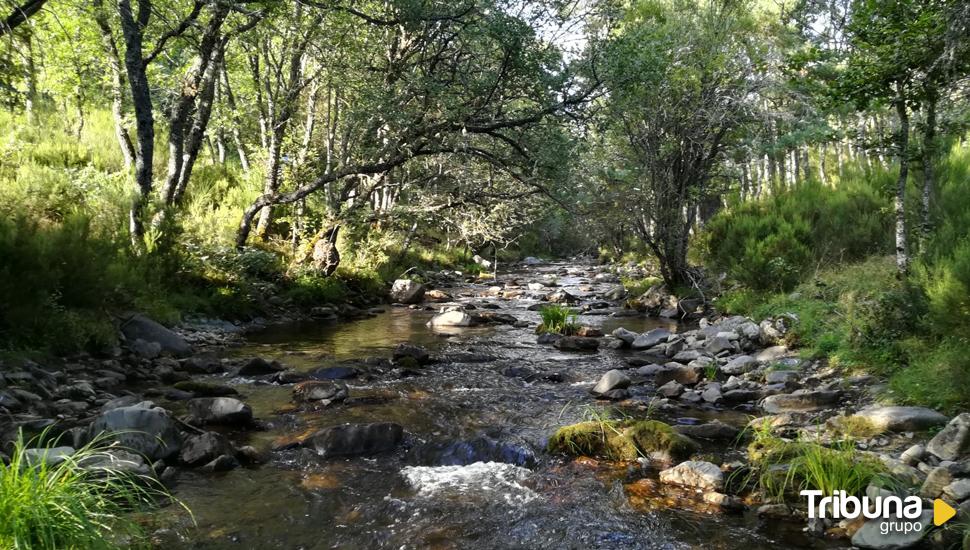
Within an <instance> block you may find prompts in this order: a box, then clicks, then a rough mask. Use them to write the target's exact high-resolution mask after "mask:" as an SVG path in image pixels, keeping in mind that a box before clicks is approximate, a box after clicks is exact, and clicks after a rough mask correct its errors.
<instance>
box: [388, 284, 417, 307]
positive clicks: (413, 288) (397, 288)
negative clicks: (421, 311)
mask: <svg viewBox="0 0 970 550" xmlns="http://www.w3.org/2000/svg"><path fill="white" fill-rule="evenodd" d="M424 292H425V289H424V285H422V284H421V283H419V282H417V281H412V280H411V279H398V280H396V281H394V284H392V285H391V301H392V302H396V303H399V304H417V303H418V302H420V301H421V299H422V298H424Z"/></svg>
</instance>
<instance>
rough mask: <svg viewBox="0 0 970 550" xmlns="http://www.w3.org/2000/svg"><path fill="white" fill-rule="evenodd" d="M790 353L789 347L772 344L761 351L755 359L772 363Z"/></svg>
mask: <svg viewBox="0 0 970 550" xmlns="http://www.w3.org/2000/svg"><path fill="white" fill-rule="evenodd" d="M786 355H788V348H787V347H785V346H772V347H770V348H765V349H763V350H761V351H759V352H758V353H757V354H756V355H755V356H754V358H755V360H757V361H758V362H759V363H765V364H771V363H774V362H775V361H778V360H779V359H782V358H783V357H785V356H786Z"/></svg>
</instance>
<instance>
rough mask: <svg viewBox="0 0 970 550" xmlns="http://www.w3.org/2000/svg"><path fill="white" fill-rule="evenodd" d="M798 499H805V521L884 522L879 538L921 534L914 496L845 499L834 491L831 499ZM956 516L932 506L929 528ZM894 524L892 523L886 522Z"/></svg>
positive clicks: (814, 495) (816, 494)
mask: <svg viewBox="0 0 970 550" xmlns="http://www.w3.org/2000/svg"><path fill="white" fill-rule="evenodd" d="M799 494H801V495H802V496H804V497H808V517H809V518H812V519H826V516H827V515H828V516H829V517H830V518H831V519H849V520H852V519H856V518H858V517H860V516H861V517H864V518H866V519H882V520H885V521H883V522H882V523H881V524H880V525H879V531H880V532H881V533H882V534H883V535H887V534H889V533H911V532H914V531H916V532H919V531H922V530H923V523H922V521H921V519H922V516H923V499H921V498H920V497H918V496H908V497H899V496H895V495H892V496H887V497H883V496H877V497H873V498H869V497H868V496H864V497H862V498H859V497H856V496H852V495H848V494H846V492H845V491H835V493H834V494H833V495H832V496H828V497H826V496H823V495H824V494H825V493H823V492H822V491H809V490H805V491H802V492H801V493H799ZM955 515H956V510H954V509H953V507H951V506H950V505H949V504H947V503H946V502H943V501H942V500H940V499H936V500H935V501H934V502H933V524H934V525H937V526H940V525H943V524H944V523H946V522H947V521H949V520H950V519H951V518H952V517H953V516H955ZM890 520H894V521H890Z"/></svg>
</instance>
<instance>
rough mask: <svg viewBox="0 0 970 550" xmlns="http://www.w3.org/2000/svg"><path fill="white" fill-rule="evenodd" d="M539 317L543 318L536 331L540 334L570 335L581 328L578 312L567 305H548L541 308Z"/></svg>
mask: <svg viewBox="0 0 970 550" xmlns="http://www.w3.org/2000/svg"><path fill="white" fill-rule="evenodd" d="M539 317H541V318H542V323H541V324H539V327H538V328H537V329H536V332H538V333H540V334H545V333H548V334H563V335H569V334H573V333H575V332H576V331H577V330H578V329H579V324H578V323H577V321H576V319H577V317H578V316H577V314H576V312H575V311H573V310H572V309H570V308H568V307H565V306H561V305H558V304H553V305H549V306H546V307H544V308H542V309H540V310H539Z"/></svg>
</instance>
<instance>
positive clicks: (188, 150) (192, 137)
mask: <svg viewBox="0 0 970 550" xmlns="http://www.w3.org/2000/svg"><path fill="white" fill-rule="evenodd" d="M224 54H225V43H224V42H223V43H221V44H218V45H217V46H216V47H215V51H213V52H212V53H211V55H212V60H211V61H210V62H209V64H208V65H207V66H206V70H205V73H204V74H203V76H202V80H201V82H200V83H199V87H200V90H199V105H198V107H197V108H196V112H195V117H194V119H193V122H192V128H191V129H190V130H189V133H188V136H187V138H186V143H185V148H184V153H183V157H182V167H181V172H180V173H179V177H178V185H177V186H176V189H175V196H174V202H178V201H180V200H181V199H182V196H183V195H184V194H185V189H186V188H187V187H188V185H189V178H190V177H191V176H192V169H193V168H194V167H195V161H196V159H198V157H199V150H200V149H201V148H202V140H203V138H204V137H205V130H206V128H207V127H208V126H209V118H210V116H211V115H212V103H213V99H214V98H215V86H216V78H217V77H218V74H219V69H218V67H219V65H220V64H221V63H222V58H223V55H224Z"/></svg>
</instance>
